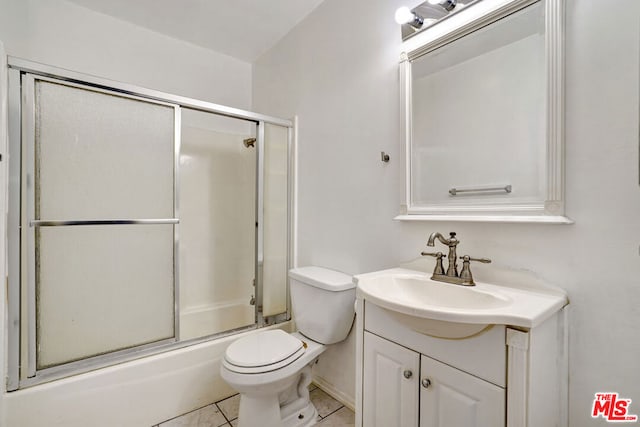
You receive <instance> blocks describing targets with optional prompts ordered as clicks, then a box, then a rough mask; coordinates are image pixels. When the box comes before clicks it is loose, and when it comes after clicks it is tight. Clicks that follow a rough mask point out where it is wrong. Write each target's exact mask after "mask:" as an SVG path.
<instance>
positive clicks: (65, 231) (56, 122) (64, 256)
mask: <svg viewBox="0 0 640 427" xmlns="http://www.w3.org/2000/svg"><path fill="white" fill-rule="evenodd" d="M23 85H24V89H25V106H26V107H27V108H26V110H27V111H32V112H33V115H25V123H24V124H25V126H24V128H25V130H26V135H25V136H26V138H25V144H24V147H23V160H24V183H25V185H24V186H23V196H24V197H23V200H24V204H25V218H24V222H25V227H23V230H24V231H23V233H24V241H25V242H27V245H25V250H26V252H27V253H26V254H25V255H26V258H27V259H32V260H33V261H34V262H33V263H28V265H29V268H27V269H25V271H24V274H25V277H24V278H25V280H24V281H23V282H24V284H25V291H26V293H27V294H28V295H33V296H34V299H33V300H30V301H29V302H28V305H29V308H28V311H29V312H30V316H28V317H26V318H25V320H24V321H25V324H26V326H27V329H28V330H30V333H29V336H28V338H27V340H28V343H27V345H28V347H29V348H30V349H32V354H31V358H33V357H35V361H33V360H30V362H31V363H30V370H33V369H34V368H35V369H36V370H41V369H45V368H49V367H54V366H58V365H61V364H65V363H68V362H72V361H75V360H81V359H85V358H87V357H92V356H97V355H101V354H104V353H109V352H114V351H119V350H123V349H127V348H131V347H137V346H141V345H145V344H150V343H157V342H160V341H164V340H170V339H173V338H174V337H175V315H174V305H175V279H176V274H175V269H174V257H175V242H174V234H175V230H174V227H175V223H176V222H177V220H176V219H175V218H176V208H175V203H174V197H175V196H174V188H175V153H176V149H175V147H176V131H175V129H176V127H177V126H178V121H179V109H178V108H177V106H175V105H170V104H166V103H159V102H151V101H149V100H142V99H139V98H135V97H130V96H123V95H119V94H114V93H105V92H102V91H99V90H95V89H91V88H87V87H83V86H80V85H72V84H68V83H64V82H59V81H56V80H53V79H46V78H34V77H32V76H25V77H24V79H23ZM31 103H33V104H32V105H31ZM33 349H35V351H33Z"/></svg>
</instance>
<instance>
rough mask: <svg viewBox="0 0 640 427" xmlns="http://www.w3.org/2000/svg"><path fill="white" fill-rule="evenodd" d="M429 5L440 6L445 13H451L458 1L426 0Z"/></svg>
mask: <svg viewBox="0 0 640 427" xmlns="http://www.w3.org/2000/svg"><path fill="white" fill-rule="evenodd" d="M427 1H428V2H429V4H432V5H434V6H435V5H438V6H441V7H442V8H443V9H444V10H446V11H447V12H450V11H452V10H453V9H454V8H455V7H456V5H457V4H458V0H427Z"/></svg>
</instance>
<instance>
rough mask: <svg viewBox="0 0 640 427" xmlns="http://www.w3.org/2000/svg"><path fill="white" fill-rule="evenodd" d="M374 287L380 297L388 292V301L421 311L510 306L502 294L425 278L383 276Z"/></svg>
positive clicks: (411, 275) (373, 283)
mask: <svg viewBox="0 0 640 427" xmlns="http://www.w3.org/2000/svg"><path fill="white" fill-rule="evenodd" d="M372 287H378V289H376V290H375V291H377V292H378V293H379V294H385V293H386V294H387V299H390V300H393V301H396V302H398V303H401V304H405V305H407V306H411V305H415V306H420V307H422V308H426V307H434V308H436V309H437V308H438V307H442V308H447V309H459V310H483V309H488V308H494V307H503V306H505V305H507V304H509V303H510V300H509V298H508V297H507V296H505V295H502V294H498V293H488V292H483V291H481V290H478V289H476V288H475V287H468V286H459V285H453V286H452V285H451V284H449V283H442V282H436V281H434V280H431V279H429V278H427V277H425V276H424V275H418V276H416V275H415V274H396V275H393V276H390V277H389V276H387V277H385V276H380V277H378V278H377V280H376V279H374V280H373V281H372V283H370V284H369V289H371V288H372Z"/></svg>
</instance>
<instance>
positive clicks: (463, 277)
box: [421, 232, 491, 286]
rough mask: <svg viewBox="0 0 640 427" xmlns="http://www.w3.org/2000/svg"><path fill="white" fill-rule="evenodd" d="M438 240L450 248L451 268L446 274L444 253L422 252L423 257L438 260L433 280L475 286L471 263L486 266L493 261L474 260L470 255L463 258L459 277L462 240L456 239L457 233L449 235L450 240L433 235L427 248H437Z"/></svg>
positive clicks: (436, 234) (437, 234) (438, 234)
mask: <svg viewBox="0 0 640 427" xmlns="http://www.w3.org/2000/svg"><path fill="white" fill-rule="evenodd" d="M436 239H438V240H439V241H440V243H442V244H443V245H447V246H448V247H449V255H447V257H448V258H449V267H448V268H447V272H446V273H445V272H444V266H443V265H442V258H444V256H445V255H444V254H443V253H442V252H435V253H434V252H422V253H421V255H422V256H432V257H435V258H436V266H435V268H434V270H433V275H432V276H431V279H432V280H437V281H439V282H446V283H453V284H456V285H464V286H474V285H475V282H474V281H473V275H472V274H471V267H470V264H471V261H478V262H482V263H485V264H486V263H490V262H491V260H490V259H488V258H472V257H470V256H469V255H464V256H461V257H460V259H461V260H462V261H463V262H462V271H461V272H460V274H459V275H458V263H457V260H458V255H457V253H456V248H457V246H458V243H460V240H458V239H456V233H454V232H451V233H449V238H448V239H445V238H444V236H443V235H442V234H440V233H437V232H436V233H431V235H430V236H429V240H428V241H427V246H435V241H436Z"/></svg>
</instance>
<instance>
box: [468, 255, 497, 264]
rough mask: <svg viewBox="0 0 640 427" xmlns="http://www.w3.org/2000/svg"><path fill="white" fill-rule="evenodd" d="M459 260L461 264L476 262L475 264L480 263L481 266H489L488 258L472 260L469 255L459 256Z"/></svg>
mask: <svg viewBox="0 0 640 427" xmlns="http://www.w3.org/2000/svg"><path fill="white" fill-rule="evenodd" d="M460 259H461V260H462V261H463V262H464V261H477V262H481V263H483V264H489V263H490V262H491V260H490V259H489V258H472V257H470V256H469V255H464V256H461V257H460Z"/></svg>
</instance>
